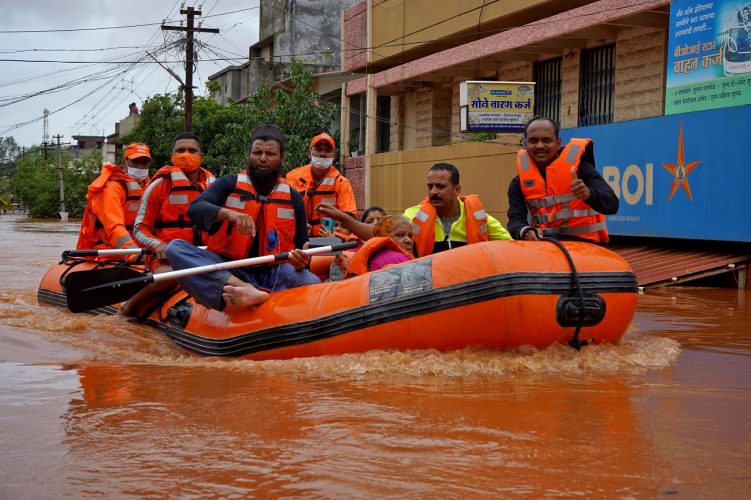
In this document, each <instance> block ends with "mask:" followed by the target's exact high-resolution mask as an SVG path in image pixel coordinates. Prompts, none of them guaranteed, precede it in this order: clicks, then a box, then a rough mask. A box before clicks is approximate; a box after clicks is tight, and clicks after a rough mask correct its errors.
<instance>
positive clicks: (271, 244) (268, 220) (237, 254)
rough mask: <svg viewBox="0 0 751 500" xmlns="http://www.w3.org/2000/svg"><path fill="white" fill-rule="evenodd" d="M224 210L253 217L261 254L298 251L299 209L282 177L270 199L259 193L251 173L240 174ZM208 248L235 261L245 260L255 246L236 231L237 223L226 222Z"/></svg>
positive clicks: (212, 238)
mask: <svg viewBox="0 0 751 500" xmlns="http://www.w3.org/2000/svg"><path fill="white" fill-rule="evenodd" d="M224 208H228V209H229V210H234V211H235V212H240V213H243V214H246V215H249V216H250V217H251V218H252V219H253V221H254V222H255V224H256V238H259V241H258V255H259V256H262V255H270V254H274V253H278V252H288V251H290V250H293V249H294V248H295V209H294V206H293V204H292V196H291V195H290V187H289V184H286V183H285V182H284V181H282V179H281V178H280V179H279V181H278V182H277V184H276V186H275V187H274V189H273V190H272V191H271V193H269V195H268V196H263V195H260V194H258V191H256V188H255V187H253V184H252V183H251V181H250V179H249V178H248V176H247V174H245V173H241V174H238V175H237V182H236V183H235V189H234V190H233V191H232V193H231V194H230V195H229V196H228V197H227V201H226V202H225V203H224ZM208 240H209V241H208V249H209V250H210V251H212V252H214V253H218V254H219V255H222V256H224V257H227V258H229V259H232V260H238V259H244V258H246V257H247V256H248V251H249V250H250V246H251V244H252V243H253V238H252V237H251V236H250V235H247V234H240V233H239V232H236V231H234V227H233V224H232V223H230V222H229V221H226V220H225V221H222V225H221V226H220V227H219V230H218V231H217V232H216V233H214V234H213V235H211V236H209V238H208Z"/></svg>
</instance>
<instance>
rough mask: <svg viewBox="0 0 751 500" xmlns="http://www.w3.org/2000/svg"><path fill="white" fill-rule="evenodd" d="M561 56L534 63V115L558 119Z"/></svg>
mask: <svg viewBox="0 0 751 500" xmlns="http://www.w3.org/2000/svg"><path fill="white" fill-rule="evenodd" d="M562 60H563V58H562V57H557V58H555V59H548V60H547V61H541V62H538V63H535V66H534V69H533V71H534V80H535V115H539V116H544V117H546V118H551V119H553V120H555V121H556V122H559V121H560V114H561V61H562Z"/></svg>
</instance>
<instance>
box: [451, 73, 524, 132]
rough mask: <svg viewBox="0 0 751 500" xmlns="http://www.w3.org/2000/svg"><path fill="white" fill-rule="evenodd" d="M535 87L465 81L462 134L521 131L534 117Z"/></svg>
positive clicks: (462, 85)
mask: <svg viewBox="0 0 751 500" xmlns="http://www.w3.org/2000/svg"><path fill="white" fill-rule="evenodd" d="M534 95H535V84H534V83H531V82H480V81H477V82H462V83H460V84H459V108H460V115H461V130H462V132H521V131H523V130H524V125H525V124H526V122H527V121H528V120H529V119H530V118H532V114H533V110H534Z"/></svg>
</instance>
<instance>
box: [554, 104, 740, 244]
mask: <svg viewBox="0 0 751 500" xmlns="http://www.w3.org/2000/svg"><path fill="white" fill-rule="evenodd" d="M749 117H751V106H739V107H732V108H725V109H715V110H708V111H700V112H694V113H683V114H676V115H670V116H658V117H654V118H646V119H643V120H632V121H626V122H618V123H610V124H607V125H597V126H592V127H579V128H573V129H565V130H561V137H562V138H563V142H564V144H565V142H566V141H567V140H568V139H570V138H572V137H589V138H591V139H592V140H593V141H594V148H595V160H596V166H597V170H598V171H599V172H600V173H601V174H602V176H603V177H604V178H605V180H606V181H607V182H608V183H609V184H610V186H611V187H612V188H613V190H614V191H615V193H616V194H617V195H618V198H619V199H620V209H619V210H618V213H617V214H615V215H609V216H607V224H608V230H609V231H610V232H611V233H612V234H614V235H622V236H653V237H665V238H687V239H704V240H723V241H743V242H751V222H750V221H749V217H748V214H747V213H746V210H745V208H746V207H745V204H744V203H743V202H742V200H744V199H747V198H748V197H749V195H748V194H747V193H746V192H747V191H748V190H749V187H750V186H751V165H750V164H749V162H748V159H747V158H748V155H747V154H746V152H745V150H746V149H747V146H748V145H749V144H750V143H751V120H750V119H749Z"/></svg>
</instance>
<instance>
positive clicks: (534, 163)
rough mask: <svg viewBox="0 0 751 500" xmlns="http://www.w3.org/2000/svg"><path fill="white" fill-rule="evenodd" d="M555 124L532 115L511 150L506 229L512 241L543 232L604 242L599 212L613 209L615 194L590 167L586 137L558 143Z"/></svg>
mask: <svg viewBox="0 0 751 500" xmlns="http://www.w3.org/2000/svg"><path fill="white" fill-rule="evenodd" d="M558 134H559V127H558V123H556V122H555V121H553V120H551V119H550V118H544V117H541V116H535V117H534V118H532V119H531V120H530V121H529V122H527V126H526V127H525V130H524V148H525V149H521V150H519V153H518V154H517V171H518V173H519V175H518V176H516V177H514V178H513V179H511V183H510V184H509V187H508V199H509V210H508V219H509V222H508V227H509V230H510V231H511V235H512V236H513V237H514V239H517V240H522V239H524V240H532V241H535V240H539V239H540V238H542V237H543V236H548V237H553V238H556V239H559V240H577V241H586V242H589V243H599V244H604V243H607V241H608V231H607V228H606V227H605V215H611V214H614V213H616V212H617V211H618V206H619V201H618V197H617V196H616V195H615V193H614V192H613V189H612V188H611V187H610V185H608V183H607V182H606V181H605V179H603V177H602V176H601V175H600V174H599V173H598V172H597V170H595V155H594V146H593V145H592V141H591V140H590V139H571V140H570V141H569V143H568V144H567V145H566V147H562V146H561V138H560V136H559V135H558Z"/></svg>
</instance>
